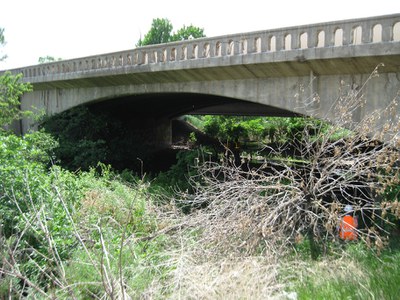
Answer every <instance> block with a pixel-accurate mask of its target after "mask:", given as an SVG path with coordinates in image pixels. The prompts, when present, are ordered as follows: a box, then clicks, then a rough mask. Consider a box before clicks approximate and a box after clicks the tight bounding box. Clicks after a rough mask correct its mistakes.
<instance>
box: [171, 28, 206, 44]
mask: <svg viewBox="0 0 400 300" xmlns="http://www.w3.org/2000/svg"><path fill="white" fill-rule="evenodd" d="M201 37H205V35H204V29H203V28H199V27H196V26H193V25H189V26H185V25H183V27H182V28H181V29H179V30H178V31H177V32H176V33H174V34H172V36H171V38H170V41H171V42H175V41H183V40H190V39H197V38H201Z"/></svg>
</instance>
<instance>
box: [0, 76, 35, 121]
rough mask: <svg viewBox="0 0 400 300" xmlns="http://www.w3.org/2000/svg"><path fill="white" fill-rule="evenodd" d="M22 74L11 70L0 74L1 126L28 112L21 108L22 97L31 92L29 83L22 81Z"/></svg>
mask: <svg viewBox="0 0 400 300" xmlns="http://www.w3.org/2000/svg"><path fill="white" fill-rule="evenodd" d="M21 78H22V74H18V75H12V74H11V73H10V72H6V73H4V74H3V75H2V76H0V127H3V126H5V125H10V124H11V123H12V122H13V121H14V120H17V119H19V118H20V117H22V116H23V115H26V114H27V113H23V112H21V110H20V98H21V96H22V95H23V94H24V93H27V92H30V91H31V90H32V86H31V85H30V84H29V83H21V82H20V80H21Z"/></svg>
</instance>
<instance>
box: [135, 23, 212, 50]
mask: <svg viewBox="0 0 400 300" xmlns="http://www.w3.org/2000/svg"><path fill="white" fill-rule="evenodd" d="M172 29H173V26H172V23H171V22H170V20H168V19H166V18H163V19H161V18H156V19H153V21H152V24H151V28H150V30H149V32H148V33H146V35H145V36H144V38H143V40H142V39H140V40H139V41H138V43H137V46H146V45H156V44H163V43H168V42H173V41H181V40H188V39H191V38H200V37H204V36H205V35H204V29H201V28H199V27H195V26H193V25H190V26H185V25H184V26H183V27H182V28H181V29H179V30H178V31H177V32H176V33H173V32H172Z"/></svg>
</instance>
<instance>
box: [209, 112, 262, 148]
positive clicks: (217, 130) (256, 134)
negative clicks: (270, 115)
mask: <svg viewBox="0 0 400 300" xmlns="http://www.w3.org/2000/svg"><path fill="white" fill-rule="evenodd" d="M265 123H266V119H265V118H260V117H234V116H233V117H232V116H205V117H204V131H205V132H206V133H207V134H209V135H211V136H212V137H215V138H217V139H219V140H221V141H223V142H232V141H239V140H250V139H255V140H259V141H261V140H262V139H263V137H264V136H265V134H266V132H265Z"/></svg>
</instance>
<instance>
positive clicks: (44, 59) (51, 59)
mask: <svg viewBox="0 0 400 300" xmlns="http://www.w3.org/2000/svg"><path fill="white" fill-rule="evenodd" d="M60 60H62V58H57V59H56V58H55V57H53V56H49V55H47V56H41V57H39V59H38V62H39V64H45V63H50V62H55V61H60Z"/></svg>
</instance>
